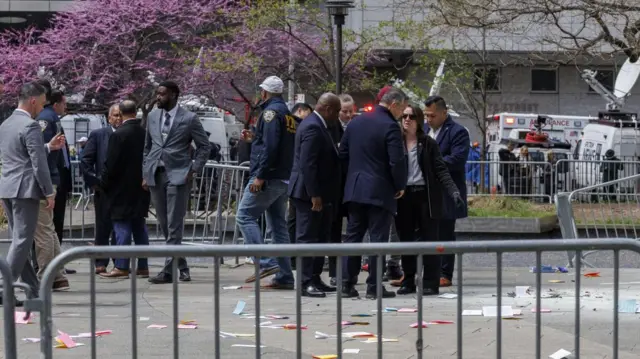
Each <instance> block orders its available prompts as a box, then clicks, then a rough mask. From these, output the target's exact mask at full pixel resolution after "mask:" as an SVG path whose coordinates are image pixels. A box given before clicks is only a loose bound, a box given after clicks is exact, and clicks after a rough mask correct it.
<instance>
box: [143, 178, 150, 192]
mask: <svg viewBox="0 0 640 359" xmlns="http://www.w3.org/2000/svg"><path fill="white" fill-rule="evenodd" d="M142 189H144V190H145V191H148V190H149V186H148V185H147V181H145V180H142Z"/></svg>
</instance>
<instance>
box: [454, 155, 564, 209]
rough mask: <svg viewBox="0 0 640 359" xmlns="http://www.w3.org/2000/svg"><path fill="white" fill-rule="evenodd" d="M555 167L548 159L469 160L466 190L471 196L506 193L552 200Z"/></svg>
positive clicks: (516, 196)
mask: <svg viewBox="0 0 640 359" xmlns="http://www.w3.org/2000/svg"><path fill="white" fill-rule="evenodd" d="M552 169H553V167H552V164H551V163H549V162H536V161H469V162H467V166H466V171H467V173H466V176H467V193H468V195H469V196H470V197H474V196H506V197H515V198H521V199H528V200H534V199H537V200H542V201H544V202H548V203H551V201H552V198H553V195H554V193H553V192H552V188H551V183H552V181H553V177H552V175H551V173H552ZM481 172H483V173H482V174H481Z"/></svg>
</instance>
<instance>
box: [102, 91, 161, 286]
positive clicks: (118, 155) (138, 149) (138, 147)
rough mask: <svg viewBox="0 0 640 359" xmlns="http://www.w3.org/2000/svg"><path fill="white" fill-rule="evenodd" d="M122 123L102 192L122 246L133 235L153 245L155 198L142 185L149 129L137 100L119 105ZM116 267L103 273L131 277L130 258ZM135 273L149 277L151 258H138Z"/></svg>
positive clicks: (110, 153) (113, 139)
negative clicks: (151, 217) (148, 221)
mask: <svg viewBox="0 0 640 359" xmlns="http://www.w3.org/2000/svg"><path fill="white" fill-rule="evenodd" d="M119 109H120V113H121V114H122V125H121V126H120V127H118V129H117V130H116V131H115V132H114V133H113V134H112V135H111V137H110V138H109V146H108V150H107V161H106V162H105V164H104V168H103V171H102V176H101V177H100V184H99V189H98V190H99V191H103V192H104V195H105V196H106V197H107V198H108V200H109V209H110V213H111V220H112V221H113V230H114V232H115V234H116V242H117V245H118V246H128V245H131V237H133V241H134V242H135V244H136V245H137V246H139V245H142V246H148V245H149V234H148V232H147V225H146V224H145V218H146V217H147V214H148V212H149V205H150V202H151V197H150V195H149V191H148V190H147V189H145V188H143V187H142V185H141V184H142V161H143V157H144V155H143V154H144V146H145V143H144V139H145V135H146V129H145V128H144V127H142V126H141V122H142V121H141V120H138V119H136V112H137V111H136V110H137V106H136V103H135V102H133V101H131V100H125V101H122V103H120V105H119ZM114 262H115V264H114V267H113V269H112V270H111V272H108V273H100V276H102V277H105V278H129V264H130V263H129V259H128V258H126V259H116V260H115V261H114ZM137 268H138V269H137V271H136V273H135V274H134V275H137V276H139V277H141V278H148V277H149V264H148V262H147V258H138V267H137Z"/></svg>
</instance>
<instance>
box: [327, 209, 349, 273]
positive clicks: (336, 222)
mask: <svg viewBox="0 0 640 359" xmlns="http://www.w3.org/2000/svg"><path fill="white" fill-rule="evenodd" d="M333 209H334V217H333V221H332V223H331V237H330V238H329V243H342V223H343V221H344V218H345V217H347V215H348V211H347V206H346V205H343V204H341V205H337V206H334V208H333ZM336 267H337V266H336V257H329V277H331V278H335V277H337V275H336Z"/></svg>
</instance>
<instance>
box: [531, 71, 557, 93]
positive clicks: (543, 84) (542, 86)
mask: <svg viewBox="0 0 640 359" xmlns="http://www.w3.org/2000/svg"><path fill="white" fill-rule="evenodd" d="M531 92H558V70H556V69H532V70H531Z"/></svg>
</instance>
